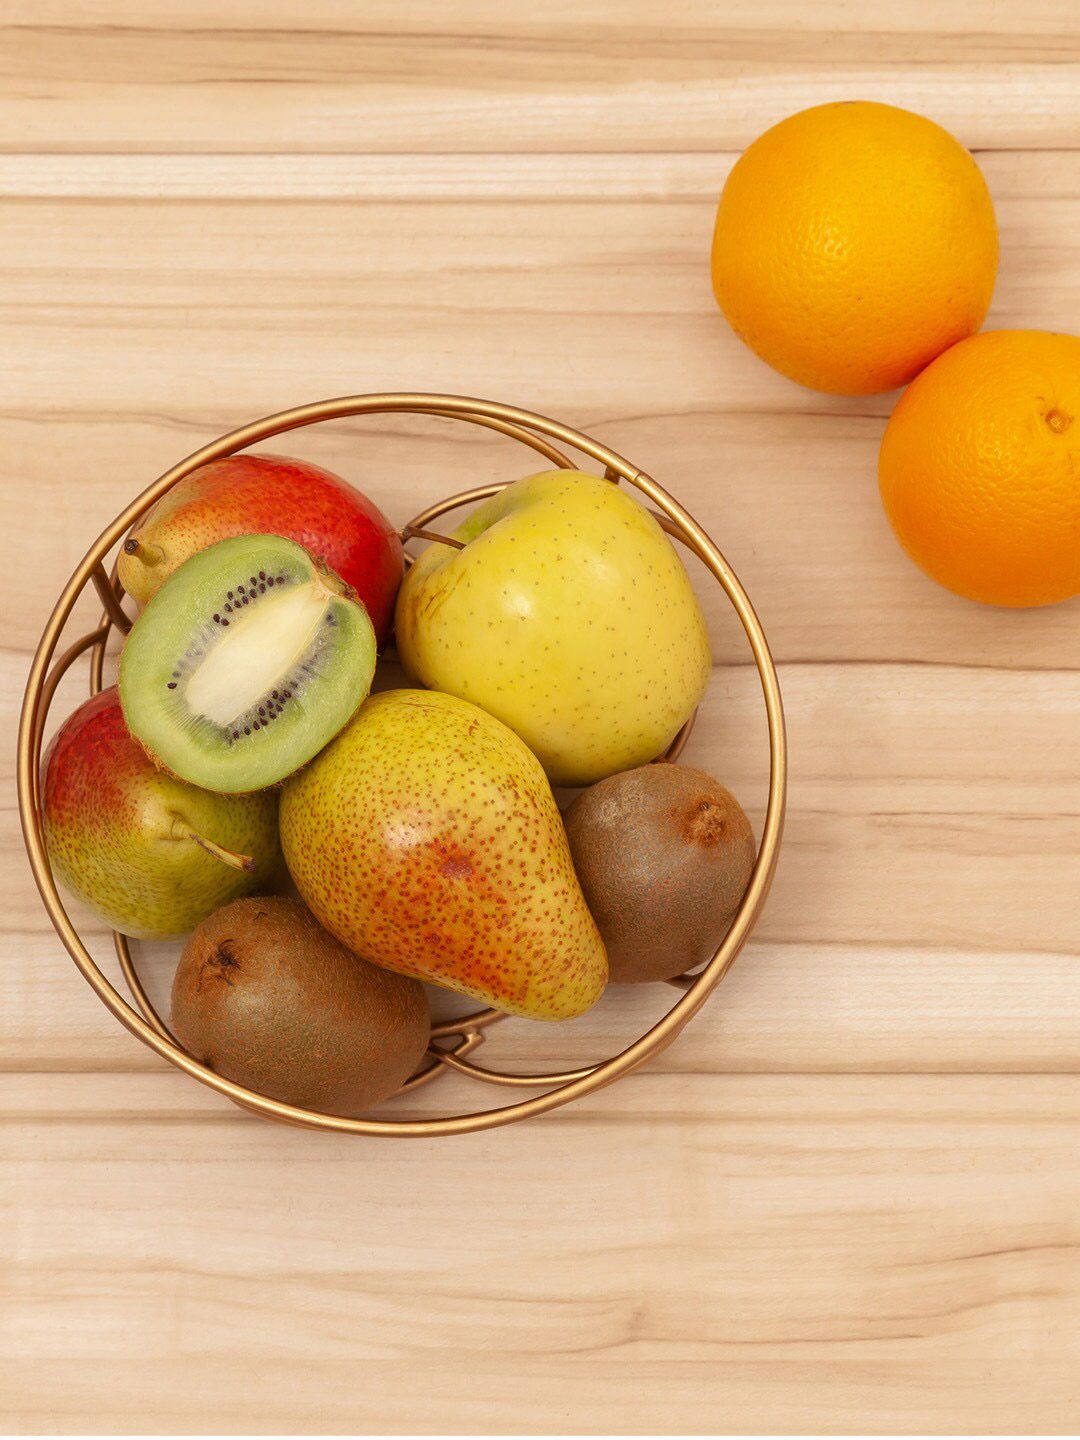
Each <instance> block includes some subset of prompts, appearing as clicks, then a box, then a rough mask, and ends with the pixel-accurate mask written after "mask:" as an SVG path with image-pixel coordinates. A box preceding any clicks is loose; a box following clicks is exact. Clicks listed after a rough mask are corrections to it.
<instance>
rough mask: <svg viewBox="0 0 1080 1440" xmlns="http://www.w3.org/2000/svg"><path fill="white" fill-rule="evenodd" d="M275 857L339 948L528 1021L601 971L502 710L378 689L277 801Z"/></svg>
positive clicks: (582, 992)
mask: <svg viewBox="0 0 1080 1440" xmlns="http://www.w3.org/2000/svg"><path fill="white" fill-rule="evenodd" d="M281 842H282V848H283V850H284V853H285V861H286V864H287V865H288V867H289V870H290V872H291V874H292V877H293V880H294V881H295V883H296V886H297V889H298V890H299V891H300V894H301V896H302V897H303V899H304V901H305V902H306V904H307V905H308V907H309V909H311V910H312V912H313V913H314V915H315V917H316V919H318V920H319V922H320V923H321V924H322V925H323V926H324V927H325V928H326V929H327V930H329V931H330V933H331V934H332V935H335V936H336V937H337V939H338V940H340V941H341V942H342V944H344V945H346V946H348V948H349V949H350V950H353V951H355V952H356V953H357V954H358V955H362V956H363V957H364V958H365V959H367V960H373V961H375V962H376V963H377V964H379V965H385V966H386V967H387V968H388V969H391V970H398V971H401V972H402V973H403V974H406V975H414V976H416V977H418V978H419V979H422V980H431V981H434V983H435V984H437V985H443V986H446V987H447V988H448V989H450V990H458V991H461V992H462V993H463V994H465V995H471V996H473V997H474V998H475V999H477V1000H480V1001H482V1002H483V1003H485V1004H487V1005H492V1006H495V1007H496V1008H497V1009H499V1010H505V1011H508V1012H510V1013H511V1014H515V1015H525V1016H529V1017H531V1018H533V1019H537V1020H564V1019H568V1018H570V1017H571V1016H574V1015H580V1014H581V1013H582V1012H583V1011H585V1010H587V1009H588V1008H589V1006H590V1005H592V1004H593V1002H594V1001H595V1000H596V999H597V998H598V997H599V995H600V994H601V992H602V991H603V989H604V985H605V982H606V979H607V957H606V955H605V953H604V945H603V941H602V940H601V939H600V935H599V932H598V930H597V928H596V925H595V923H594V922H593V918H592V916H591V915H590V914H589V911H588V907H587V906H586V904H585V899H584V896H583V895H582V893H581V888H580V886H579V885H578V882H577V878H576V876H575V874H574V867H573V862H572V861H571V858H570V849H569V846H568V844H567V840H566V832H565V831H564V829H563V825H562V818H561V816H560V815H559V811H558V808H557V806H556V804H555V798H554V796H553V795H552V793H551V789H550V786H549V785H548V782H547V779H546V777H545V775H544V771H543V768H542V767H541V765H540V763H539V761H538V760H537V759H536V757H535V756H534V755H533V754H532V752H531V751H530V750H529V749H528V748H527V747H526V746H525V745H524V744H523V742H522V741H521V740H520V739H518V737H517V736H516V735H515V734H514V733H513V731H512V730H510V729H509V728H508V727H507V726H505V725H503V724H502V723H501V721H499V720H496V719H494V717H492V716H491V715H488V714H486V713H485V712H484V711H483V710H480V709H478V708H477V707H476V706H475V705H471V704H469V702H468V701H465V700H459V699H457V698H456V697H454V696H451V695H443V694H440V693H437V692H434V691H425V690H389V691H385V692H383V693H382V694H380V695H375V696H373V697H372V698H371V699H369V700H367V701H366V702H365V703H364V704H363V705H362V706H361V708H360V710H359V712H358V713H357V715H356V716H355V718H354V719H353V720H352V721H351V722H350V723H349V725H348V726H347V727H346V728H345V729H344V730H343V731H342V732H341V734H340V735H338V737H337V738H336V739H335V740H334V741H333V742H332V743H331V744H330V745H329V746H328V747H327V748H326V749H325V750H324V751H323V752H322V754H321V755H319V756H318V757H317V758H316V759H315V760H313V761H312V762H311V764H310V765H308V766H307V768H306V769H304V770H301V771H300V772H299V773H298V774H296V775H294V776H293V777H292V778H291V779H290V780H289V781H288V782H287V784H286V786H285V789H284V790H283V792H282V796H281Z"/></svg>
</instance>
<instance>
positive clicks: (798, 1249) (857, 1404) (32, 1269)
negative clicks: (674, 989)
mask: <svg viewBox="0 0 1080 1440" xmlns="http://www.w3.org/2000/svg"><path fill="white" fill-rule="evenodd" d="M189 1090H190V1087H189ZM178 1094H179V1092H178V1087H176V1086H170V1085H169V1084H168V1083H167V1082H166V1081H165V1080H164V1079H162V1078H158V1077H151V1076H140V1077H124V1078H123V1079H107V1078H105V1077H100V1078H99V1077H90V1078H87V1077H77V1078H76V1077H52V1078H51V1079H50V1080H49V1082H48V1084H46V1085H42V1084H41V1082H40V1081H39V1080H37V1079H35V1081H34V1082H33V1084H32V1086H31V1085H30V1084H29V1083H28V1082H24V1083H23V1085H22V1086H20V1085H19V1084H18V1083H16V1084H15V1085H14V1086H12V1085H11V1084H10V1083H8V1082H5V1084H4V1087H3V1089H2V1090H0V1095H2V1097H3V1103H4V1115H3V1124H2V1125H0V1144H2V1145H3V1147H4V1153H5V1155H6V1157H7V1173H8V1175H9V1177H10V1182H11V1185H10V1188H9V1190H8V1193H7V1196H6V1198H5V1199H4V1200H2V1201H0V1203H2V1204H3V1206H4V1211H5V1215H4V1219H5V1223H4V1225H3V1226H2V1228H0V1235H2V1237H3V1239H2V1240H0V1244H2V1245H3V1247H4V1250H5V1251H6V1252H7V1256H8V1260H9V1265H10V1269H9V1272H8V1273H9V1294H8V1303H7V1304H6V1306H5V1315H4V1335H5V1346H4V1351H5V1358H4V1362H3V1363H4V1368H5V1371H6V1374H5V1384H4V1394H5V1397H6V1398H5V1419H7V1421H8V1423H9V1424H11V1425H12V1426H14V1427H16V1428H19V1429H33V1430H37V1431H40V1430H41V1429H45V1430H49V1429H56V1428H62V1427H63V1426H65V1425H67V1426H72V1427H73V1426H75V1425H79V1426H80V1427H81V1426H82V1425H83V1424H84V1423H85V1417H86V1416H88V1415H90V1416H92V1417H94V1427H95V1428H100V1429H105V1428H106V1427H109V1428H113V1429H116V1430H120V1431H128V1430H135V1429H139V1430H145V1429H147V1428H158V1427H160V1428H172V1427H175V1428H177V1429H179V1428H183V1429H190V1430H194V1431H196V1432H199V1431H202V1430H205V1429H207V1428H209V1427H208V1417H210V1416H212V1417H213V1423H214V1424H215V1425H220V1426H224V1427H225V1428H228V1429H239V1430H241V1431H243V1432H245V1433H247V1432H250V1431H253V1430H256V1429H259V1428H265V1429H269V1430H273V1431H276V1430H279V1429H285V1430H287V1431H289V1432H291V1433H296V1432H298V1431H300V1430H305V1429H317V1430H319V1431H320V1432H323V1433H333V1432H336V1431H344V1430H362V1431H366V1430H376V1429H377V1430H386V1429H389V1430H393V1431H398V1430H402V1431H405V1430H411V1429H413V1428H415V1427H418V1426H419V1427H422V1428H423V1429H425V1430H440V1431H441V1430H450V1431H465V1430H477V1429H479V1430H483V1431H489V1430H491V1431H504V1430H506V1431H511V1432H516V1431H519V1430H524V1429H529V1430H535V1429H548V1428H549V1427H550V1428H552V1429H554V1430H555V1431H561V1430H563V1429H565V1428H567V1427H568V1426H569V1427H570V1428H573V1429H575V1430H576V1429H582V1430H585V1431H603V1430H607V1431H611V1430H616V1431H620V1432H629V1433H636V1432H638V1431H644V1430H658V1431H665V1430H667V1429H673V1430H689V1431H706V1430H708V1431H717V1430H724V1431H729V1430H730V1431H734V1432H738V1431H745V1430H749V1431H753V1432H757V1431H762V1432H769V1431H774V1430H792V1429H794V1430H797V1431H803V1430H807V1429H808V1430H813V1431H817V1430H823V1431H831V1432H834V1433H835V1432H836V1431H837V1430H840V1431H849V1430H851V1431H857V1430H870V1431H894V1430H905V1431H906V1430H909V1429H914V1430H919V1431H922V1430H927V1431H933V1430H936V1429H944V1428H951V1427H952V1426H953V1425H954V1424H955V1423H956V1420H957V1417H963V1424H964V1426H965V1428H971V1429H983V1430H990V1431H993V1432H995V1433H998V1432H1000V1431H1003V1430H1008V1431H1016V1430H1019V1431H1025V1430H1028V1429H1032V1428H1038V1429H1043V1430H1046V1429H1050V1430H1058V1429H1066V1428H1067V1427H1068V1423H1069V1421H1070V1418H1071V1417H1072V1416H1073V1415H1074V1414H1075V1407H1076V1405H1077V1402H1078V1400H1080V1394H1078V1392H1077V1388H1076V1386H1077V1373H1078V1371H1077V1365H1076V1361H1077V1360H1078V1359H1080V1352H1078V1351H1077V1348H1076V1343H1075V1337H1076V1335H1077V1333H1078V1322H1080V1313H1078V1301H1077V1294H1078V1286H1077V1282H1078V1281H1080V1273H1078V1260H1077V1256H1078V1254H1080V1250H1078V1244H1080V1233H1078V1230H1077V1223H1076V1210H1075V1205H1074V1203H1073V1199H1074V1195H1075V1187H1076V1184H1077V1183H1078V1181H1080V1173H1078V1164H1080V1162H1078V1159H1077V1153H1076V1147H1075V1143H1074V1138H1075V1129H1076V1125H1077V1123H1078V1121H1080V1111H1078V1108H1077V1102H1078V1094H1077V1090H1076V1086H1075V1083H1074V1081H1072V1080H1067V1079H1065V1078H1063V1077H1045V1078H1043V1079H1041V1080H1034V1079H1032V1080H1029V1081H1028V1082H1026V1084H1025V1088H1024V1090H1023V1092H1020V1093H1018V1092H1017V1090H1016V1088H1015V1086H1014V1084H1013V1083H1012V1082H1010V1081H1009V1080H1006V1079H1002V1078H996V1079H987V1078H966V1079H965V1078H960V1077H951V1078H948V1079H943V1078H940V1077H934V1078H930V1079H902V1078H897V1077H858V1078H833V1079H825V1078H822V1077H807V1076H798V1077H789V1078H771V1079H762V1078H759V1077H752V1078H750V1077H728V1078H725V1079H716V1078H706V1077H701V1076H693V1077H687V1078H686V1079H685V1080H684V1081H681V1082H680V1081H678V1080H676V1079H674V1078H673V1077H671V1076H670V1075H657V1074H645V1075H641V1076H639V1077H635V1078H633V1079H631V1080H629V1081H627V1082H626V1083H625V1084H624V1085H620V1086H617V1087H615V1088H614V1089H612V1090H610V1091H608V1092H606V1093H605V1094H602V1095H600V1096H598V1097H595V1098H594V1099H593V1100H591V1101H590V1102H589V1103H588V1104H587V1105H584V1106H581V1107H578V1108H576V1109H574V1110H567V1111H565V1112H563V1113H562V1114H561V1115H556V1116H551V1117H549V1118H548V1119H546V1120H544V1121H542V1122H538V1123H537V1125H536V1126H535V1127H534V1128H533V1129H532V1130H531V1132H521V1133H520V1134H510V1133H509V1132H508V1133H506V1134H502V1135H500V1134H498V1133H495V1134H491V1135H487V1136H476V1137H471V1138H469V1139H466V1140H463V1141H461V1142H455V1143H454V1144H453V1145H452V1146H448V1147H447V1146H442V1147H438V1146H437V1145H435V1144H434V1143H430V1142H422V1141H421V1142H416V1143H414V1144H409V1145H399V1144H389V1145H385V1146H379V1147H377V1148H375V1149H371V1148H368V1147H366V1146H364V1145H354V1146H349V1145H342V1144H340V1143H335V1142H334V1141H333V1140H331V1139H329V1138H328V1137H317V1136H310V1135H304V1134H299V1133H292V1132H288V1131H278V1130H276V1129H273V1128H271V1127H267V1126H263V1125H259V1124H257V1123H256V1122H253V1121H251V1120H249V1119H247V1118H244V1117H241V1116H239V1115H224V1116H221V1117H220V1118H219V1121H218V1123H216V1124H214V1125H211V1126H207V1125H206V1124H205V1123H196V1121H195V1115H196V1113H197V1112H200V1111H201V1110H203V1108H204V1102H202V1101H201V1100H200V1099H199V1098H198V1097H197V1095H195V1096H192V1095H191V1094H190V1093H189V1091H185V1092H184V1099H183V1100H182V1102H181V1103H182V1108H180V1109H179V1110H176V1109H174V1108H173V1099H174V1098H177V1096H178ZM142 1117H145V1118H142ZM598 1140H599V1141H602V1146H603V1157H604V1158H603V1165H602V1167H599V1168H598V1164H597V1144H598ZM556 1156H557V1163H552V1162H553V1157H556ZM425 1168H427V1171H428V1175H429V1179H428V1182H427V1184H425V1185H419V1186H418V1185H417V1183H416V1182H417V1175H418V1173H420V1171H421V1170H423V1169H425ZM973 1175H978V1176H979V1179H980V1184H979V1186H978V1188H975V1189H973V1186H972V1176H973ZM13 1202H14V1203H13ZM459 1207H465V1208H467V1209H468V1211H469V1213H470V1214H471V1216H472V1225H471V1228H470V1231H469V1232H468V1233H467V1234H463V1233H462V1230H461V1226H460V1213H461V1210H460V1208H459ZM149 1215H152V1216H153V1217H154V1221H153V1223H152V1224H146V1223H142V1217H144V1216H149ZM256 1237H257V1238H256ZM91 1256H92V1257H93V1259H92V1260H91V1259H90V1257H91ZM132 1345H136V1346H137V1355H136V1354H133V1353H132V1348H131V1347H132ZM46 1351H47V1352H48V1353H49V1361H48V1365H49V1368H48V1370H47V1369H46V1362H45V1360H44V1358H43V1356H44V1353H45V1352H46ZM57 1351H58V1352H59V1354H57V1353H55V1352H57ZM120 1371H122V1372H123V1374H124V1383H123V1384H119V1383H116V1377H117V1376H118V1374H119V1373H120ZM510 1372H512V1374H513V1377H514V1379H513V1384H512V1385H511V1384H509V1383H508V1382H507V1376H508V1374H509V1373H510Z"/></svg>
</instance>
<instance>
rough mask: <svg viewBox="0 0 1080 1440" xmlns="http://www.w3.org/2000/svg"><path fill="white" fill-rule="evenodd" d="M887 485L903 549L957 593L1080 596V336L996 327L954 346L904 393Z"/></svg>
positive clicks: (881, 467) (887, 438) (1028, 598)
mask: <svg viewBox="0 0 1080 1440" xmlns="http://www.w3.org/2000/svg"><path fill="white" fill-rule="evenodd" d="M878 478H879V481H880V484H881V498H882V500H883V502H884V505H885V509H886V511H887V513H888V516H889V519H890V521H891V522H892V526H893V529H894V530H895V532H896V535H897V538H898V539H899V541H900V543H901V544H902V545H903V547H904V549H905V550H906V551H907V552H908V554H909V555H910V556H911V558H912V559H913V560H914V561H915V563H916V564H917V565H920V566H921V567H922V569H923V570H925V571H926V573H927V574H928V575H930V576H932V577H933V578H934V579H935V580H937V581H938V582H939V583H940V584H942V585H944V586H946V587H947V588H948V589H950V590H954V591H955V592H956V593H957V594H958V595H964V596H966V597H967V598H968V599H970V600H982V601H985V602H986V603H988V604H991V605H1009V606H1016V607H1021V606H1030V605H1050V604H1053V603H1054V602H1055V601H1058V600H1067V599H1069V598H1070V596H1073V595H1077V594H1080V336H1076V335H1057V334H1053V333H1051V332H1049V331H1045V330H991V331H988V332H986V333H985V334H983V335H975V336H973V337H972V338H971V339H970V340H965V341H963V342H962V343H961V344H959V345H956V346H954V347H953V349H951V350H947V351H946V352H945V354H944V355H942V356H941V357H940V359H937V360H935V361H934V363H933V364H932V365H931V366H929V368H928V369H926V370H924V371H923V373H922V374H921V375H920V376H919V377H918V379H916V380H915V381H914V382H913V383H912V384H911V385H910V386H909V387H908V389H907V390H905V392H904V394H903V395H902V396H901V397H900V402H899V404H898V405H897V407H896V409H895V410H894V411H893V414H892V418H891V419H890V420H889V423H888V425H887V426H886V429H885V435H884V438H883V439H882V442H881V454H880V457H879V460H878Z"/></svg>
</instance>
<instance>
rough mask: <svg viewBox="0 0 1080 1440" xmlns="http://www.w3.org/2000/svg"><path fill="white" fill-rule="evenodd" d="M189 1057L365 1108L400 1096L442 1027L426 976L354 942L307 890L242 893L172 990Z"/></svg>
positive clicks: (302, 1099) (195, 940) (215, 918)
mask: <svg viewBox="0 0 1080 1440" xmlns="http://www.w3.org/2000/svg"><path fill="white" fill-rule="evenodd" d="M172 1024H173V1031H174V1033H175V1034H176V1037H177V1039H178V1040H179V1041H180V1043H181V1044H182V1045H183V1046H184V1048H185V1049H186V1050H187V1051H188V1053H189V1054H190V1055H192V1056H193V1057H194V1058H195V1059H196V1060H199V1061H201V1062H202V1063H203V1064H204V1065H208V1066H209V1067H210V1068H211V1069H212V1070H215V1071H216V1072H217V1073H218V1074H219V1075H223V1076H224V1077H225V1078H226V1079H228V1080H232V1081H235V1082H236V1084H238V1085H244V1086H246V1087H247V1089H249V1090H256V1091H258V1092H259V1093H260V1094H262V1095H268V1096H269V1097H270V1098H271V1099H273V1100H283V1101H284V1102H285V1103H286V1104H288V1105H299V1106H302V1107H303V1108H305V1109H308V1110H320V1111H323V1112H324V1113H326V1114H330V1115H346V1116H355V1115H360V1114H363V1113H364V1111H366V1110H369V1109H370V1108H371V1107H372V1106H373V1105H377V1104H378V1103H379V1102H380V1101H382V1100H385V1099H387V1098H388V1097H389V1096H390V1095H393V1094H394V1093H395V1092H396V1091H397V1090H399V1089H400V1087H401V1086H402V1085H403V1084H404V1083H405V1081H406V1080H407V1079H408V1078H409V1076H410V1075H411V1074H412V1073H413V1072H414V1071H415V1069H416V1068H417V1066H418V1065H419V1063H420V1061H421V1059H422V1058H423V1055H424V1052H425V1050H426V1049H427V1046H428V1043H429V1040H430V1037H431V1022H430V1018H429V1015H428V1004H427V995H426V993H425V991H424V987H423V986H422V985H421V984H420V982H419V981H418V980H413V979H410V978H409V977H408V976H405V975H398V974H394V973H393V972H391V971H389V970H382V969H380V968H379V967H378V966H376V965H372V964H371V963H370V962H369V961H367V960H362V959H361V958H360V957H359V956H358V955H354V954H353V953H352V951H351V950H346V948H345V947H344V945H342V944H340V943H339V942H338V941H337V940H335V939H334V938H333V936H331V935H328V934H327V932H326V931H325V930H324V929H323V928H322V926H321V925H319V923H318V921H316V919H315V917H314V916H313V915H312V914H311V913H310V911H308V910H307V909H305V907H304V906H303V905H301V904H300V903H299V901H297V900H291V899H286V898H283V897H274V898H270V899H257V898H255V899H245V900H237V901H234V902H233V903H232V904H229V905H225V906H223V907H222V908H221V909H220V910H217V911H215V913H214V914H213V915H211V916H210V917H209V919H207V920H204V921H203V922H202V924H201V925H199V926H198V927H197V928H196V930H195V931H194V933H193V934H192V936H191V938H190V939H189V940H188V942H187V945H186V946H185V947H184V952H183V955H182V956H181V959H180V964H179V966H178V967H177V971H176V976H175V978H174V980H173V988H172Z"/></svg>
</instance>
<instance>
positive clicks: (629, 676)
mask: <svg viewBox="0 0 1080 1440" xmlns="http://www.w3.org/2000/svg"><path fill="white" fill-rule="evenodd" d="M454 538H456V539H458V540H460V541H462V542H463V547H464V548H461V549H456V548H454V547H453V546H450V545H444V544H441V543H433V544H431V545H430V546H429V547H428V549H427V550H425V551H424V553H423V554H422V555H421V556H420V558H419V559H418V560H417V562H416V563H415V565H413V567H412V569H411V570H410V571H409V573H408V575H407V576H406V578H405V583H404V584H403V585H402V587H401V591H400V593H399V596H398V603H397V615H396V621H395V624H396V633H397V647H398V653H399V655H400V656H401V660H402V662H403V664H404V666H405V668H406V670H407V671H408V672H409V674H410V675H412V676H413V677H414V678H415V679H417V680H419V681H420V682H421V683H422V684H424V685H427V686H428V687H430V688H431V689H435V690H443V691H446V692H447V693H448V694H451V695H457V696H459V697H460V698H461V699H463V700H471V701H472V703H473V704H474V705H479V706H480V708H481V709H483V710H486V711H488V713H489V714H491V715H495V716H497V717H498V719H500V720H502V721H503V722H504V724H506V725H509V726H510V728H511V729H512V730H516V731H517V733H518V734H519V735H520V736H521V738H522V739H523V740H524V741H525V743H526V745H528V746H529V748H530V749H531V750H532V751H533V752H534V753H535V754H536V755H537V756H538V758H539V759H540V762H541V764H542V765H543V766H544V769H545V770H546V771H547V773H548V776H549V777H550V779H551V780H552V782H553V783H554V784H557V785H591V784H592V783H593V782H594V781H596V780H601V779H603V778H604V776H606V775H612V774H614V773H615V772H616V771H619V770H627V769H629V768H630V767H631V766H634V765H641V764H643V763H645V762H646V761H648V760H652V759H653V758H654V757H655V756H657V755H659V754H660V753H661V751H663V750H664V749H665V747H666V746H667V745H668V743H669V742H670V741H671V740H672V738H673V737H674V736H675V734H676V733H677V731H678V730H679V727H680V726H681V725H682V724H683V722H684V721H685V720H686V719H687V718H688V717H689V715H690V714H691V712H692V711H693V709H694V707H695V706H696V705H697V703H698V701H699V700H700V699H701V697H702V695H703V693H704V691H705V685H706V683H707V681H708V677H709V666H710V656H709V639H708V635H707V633H706V630H705V621H704V618H703V616H702V614H701V608H700V606H699V605H698V602H697V598H696V596H695V595H694V591H693V588H692V587H691V584H690V580H689V578H688V576H687V574H686V571H685V570H684V569H683V567H682V563H681V561H680V560H679V557H678V556H677V555H676V553H675V550H674V548H673V547H672V545H671V542H670V541H669V540H668V538H667V536H666V535H665V534H664V532H663V530H661V528H660V526H659V525H658V524H657V523H656V521H655V520H654V519H653V518H652V516H651V515H650V514H649V513H648V512H647V511H646V510H645V509H644V508H643V507H642V506H641V505H639V504H638V503H637V502H636V501H635V500H633V499H631V497H630V496H629V495H628V494H627V493H626V492H624V491H623V490H621V489H620V488H619V487H618V486H617V485H615V484H613V483H612V482H611V481H610V480H602V479H600V478H599V477H598V476H596V475H586V474H583V473H582V472H580V471H577V470H553V471H550V472H545V473H544V474H541V475H532V476H530V477H528V478H527V479H525V480H519V481H517V482H516V483H515V484H513V485H509V486H507V488H506V489H505V490H502V491H500V493H499V494H498V495H495V496H493V497H492V498H491V499H490V500H487V501H485V503H484V504H482V505H481V506H479V507H478V509H476V510H475V511H474V512H473V513H472V514H471V515H470V516H469V517H468V519H467V520H466V521H465V522H464V523H463V524H462V525H461V526H460V527H459V528H458V529H457V530H456V531H455V532H454Z"/></svg>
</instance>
